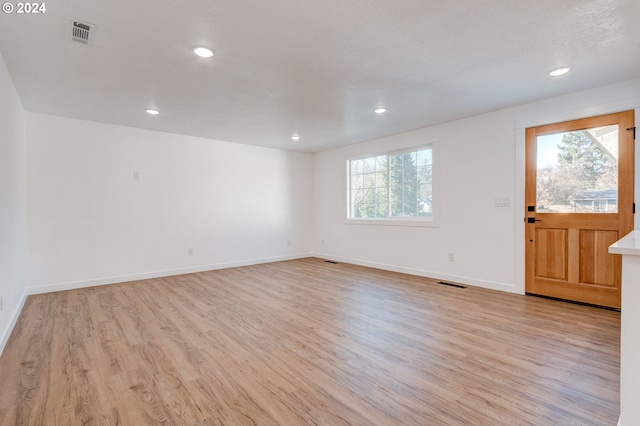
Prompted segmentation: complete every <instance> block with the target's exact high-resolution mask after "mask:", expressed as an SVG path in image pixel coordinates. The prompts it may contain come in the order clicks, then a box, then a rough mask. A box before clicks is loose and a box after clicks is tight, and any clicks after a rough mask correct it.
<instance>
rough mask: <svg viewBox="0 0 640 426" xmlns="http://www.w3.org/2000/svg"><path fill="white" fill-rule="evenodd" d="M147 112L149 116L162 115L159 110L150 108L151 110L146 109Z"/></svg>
mask: <svg viewBox="0 0 640 426" xmlns="http://www.w3.org/2000/svg"><path fill="white" fill-rule="evenodd" d="M145 111H147V114H149V115H158V114H160V111H158V110H157V109H151V108H149V109H145Z"/></svg>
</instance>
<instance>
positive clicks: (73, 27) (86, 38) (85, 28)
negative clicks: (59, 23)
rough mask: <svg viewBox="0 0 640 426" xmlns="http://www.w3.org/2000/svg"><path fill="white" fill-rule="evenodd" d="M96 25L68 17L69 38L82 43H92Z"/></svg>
mask: <svg viewBox="0 0 640 426" xmlns="http://www.w3.org/2000/svg"><path fill="white" fill-rule="evenodd" d="M95 32H96V26H95V25H93V24H90V23H88V22H84V21H80V20H79V19H75V18H69V35H70V37H71V40H73V41H77V42H80V43H84V44H93V38H94V37H95Z"/></svg>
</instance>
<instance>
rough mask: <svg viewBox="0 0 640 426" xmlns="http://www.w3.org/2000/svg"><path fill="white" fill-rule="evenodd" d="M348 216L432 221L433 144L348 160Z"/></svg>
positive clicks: (365, 218)
mask: <svg viewBox="0 0 640 426" xmlns="http://www.w3.org/2000/svg"><path fill="white" fill-rule="evenodd" d="M348 179H349V192H348V203H349V209H348V218H349V219H355V220H362V221H366V220H379V221H385V220H386V221H397V220H400V221H433V146H428V147H422V148H418V149H413V150H408V151H399V152H393V153H389V154H384V155H378V156H375V157H367V158H358V159H351V160H348Z"/></svg>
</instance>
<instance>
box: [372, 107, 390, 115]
mask: <svg viewBox="0 0 640 426" xmlns="http://www.w3.org/2000/svg"><path fill="white" fill-rule="evenodd" d="M373 112H375V113H376V114H384V113H385V112H387V109H386V108H382V107H380V108H376V109H374V110H373Z"/></svg>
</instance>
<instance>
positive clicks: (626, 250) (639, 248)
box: [609, 231, 640, 256]
mask: <svg viewBox="0 0 640 426" xmlns="http://www.w3.org/2000/svg"><path fill="white" fill-rule="evenodd" d="M609 253H612V254H627V255H631V256H640V231H631V232H630V233H628V234H627V235H625V236H624V237H622V239H620V240H618V241H616V242H615V243H613V244H611V245H610V246H609Z"/></svg>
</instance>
